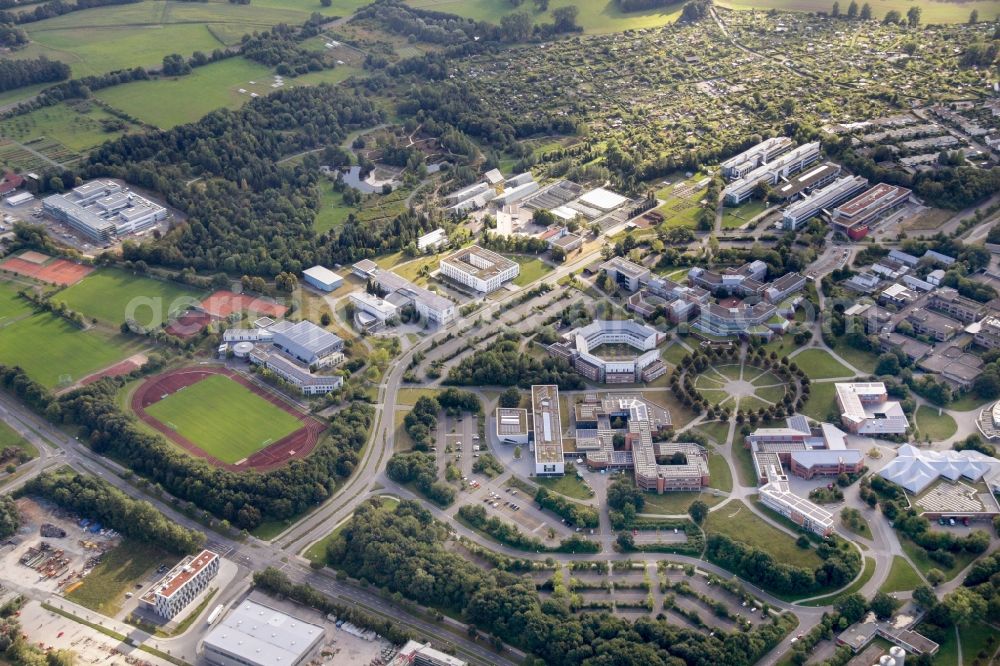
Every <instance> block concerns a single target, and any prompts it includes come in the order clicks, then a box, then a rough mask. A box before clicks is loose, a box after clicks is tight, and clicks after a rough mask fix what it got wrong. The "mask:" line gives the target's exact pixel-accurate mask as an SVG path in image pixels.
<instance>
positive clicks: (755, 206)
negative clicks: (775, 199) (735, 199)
mask: <svg viewBox="0 0 1000 666" xmlns="http://www.w3.org/2000/svg"><path fill="white" fill-rule="evenodd" d="M766 209H767V204H766V203H764V202H763V201H758V200H756V199H754V200H751V201H748V202H747V203H744V204H741V205H739V206H736V207H735V208H730V207H728V206H726V207H725V208H723V209H722V228H723V229H738V228H740V227H742V226H743V225H744V224H746V223H747V222H749V221H750V220H752V219H753V218H755V217H757V216H758V215H760V214H761V213H763V212H764V210H766Z"/></svg>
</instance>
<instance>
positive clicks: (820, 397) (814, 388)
mask: <svg viewBox="0 0 1000 666" xmlns="http://www.w3.org/2000/svg"><path fill="white" fill-rule="evenodd" d="M833 384H834V382H820V383H816V384H810V385H809V399H808V400H806V402H805V404H804V405H803V406H802V413H803V414H805V415H806V416H808V417H809V418H811V419H815V420H817V421H826V420H827V417H828V416H830V414H831V412H833V411H836V410H837V400H836V395H837V389H836V388H835V387H834V385H833ZM838 413H839V412H838Z"/></svg>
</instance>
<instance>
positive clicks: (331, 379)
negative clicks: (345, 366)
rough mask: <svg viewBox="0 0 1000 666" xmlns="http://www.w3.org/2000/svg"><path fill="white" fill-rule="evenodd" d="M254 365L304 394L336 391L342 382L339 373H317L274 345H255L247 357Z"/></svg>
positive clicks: (322, 393) (324, 393)
mask: <svg viewBox="0 0 1000 666" xmlns="http://www.w3.org/2000/svg"><path fill="white" fill-rule="evenodd" d="M247 358H249V360H250V362H251V363H253V364H254V365H260V366H263V367H265V368H267V369H268V370H270V371H271V372H273V373H274V374H276V375H277V376H278V377H280V378H281V379H284V380H285V381H286V382H288V383H289V384H291V385H293V386H295V387H296V388H298V389H299V390H300V391H302V393H303V394H304V395H326V394H327V393H330V392H331V391H336V390H337V389H339V388H340V387H341V386H343V384H344V378H343V377H341V376H340V375H317V374H313V373H312V372H310V371H309V368H307V367H305V366H303V365H302V364H301V363H298V362H297V361H296V360H295V359H292V358H290V357H289V356H287V355H285V353H284V352H282V351H280V350H279V349H277V348H276V347H271V346H266V345H256V346H255V347H254V348H253V351H251V352H250V354H249V355H248V357H247Z"/></svg>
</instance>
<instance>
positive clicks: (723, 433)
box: [695, 421, 729, 444]
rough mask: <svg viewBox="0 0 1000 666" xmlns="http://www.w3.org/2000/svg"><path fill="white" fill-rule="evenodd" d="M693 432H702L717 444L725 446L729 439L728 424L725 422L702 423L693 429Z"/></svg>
mask: <svg viewBox="0 0 1000 666" xmlns="http://www.w3.org/2000/svg"><path fill="white" fill-rule="evenodd" d="M695 430H698V431H701V432H703V433H704V434H706V435H708V437H709V438H711V439H714V440H715V441H716V442H717V443H719V444H725V443H726V440H727V439H728V438H729V423H728V422H727V421H702V422H701V423H700V424H699V425H697V426H696V427H695Z"/></svg>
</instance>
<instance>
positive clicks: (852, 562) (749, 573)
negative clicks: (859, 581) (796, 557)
mask: <svg viewBox="0 0 1000 666" xmlns="http://www.w3.org/2000/svg"><path fill="white" fill-rule="evenodd" d="M816 554H817V555H819V556H820V557H821V558H822V559H823V563H822V564H821V565H820V566H819V567H817V568H816V569H815V570H813V571H810V570H808V569H804V568H802V567H797V566H793V565H790V564H785V563H783V562H778V561H777V560H775V559H774V557H773V556H772V555H771V554H770V553H768V552H766V551H763V550H760V549H759V548H755V547H753V546H750V545H748V544H745V543H742V542H740V541H735V540H733V539H730V538H729V537H728V536H725V535H724V534H711V535H709V537H708V539H707V541H706V547H705V556H706V557H707V558H708V559H709V560H710V561H712V562H714V563H715V564H718V565H719V566H721V567H724V568H726V569H728V570H729V571H732V572H733V573H735V574H736V575H738V576H740V577H741V578H744V579H746V580H748V581H750V582H751V583H753V584H755V585H758V586H760V587H762V588H764V589H766V590H770V591H772V592H776V593H778V594H791V593H795V594H803V593H808V592H818V591H822V590H824V589H830V588H837V587H842V586H844V585H846V584H847V583H849V582H850V581H851V580H853V579H854V577H855V576H856V575H857V574H858V572H859V571H861V556H860V555H859V554H858V553H857V551H855V550H854V549H853V548H852V547H851V546H850V545H849V544H847V543H845V542H840V545H839V546H833V545H830V544H828V543H823V544H820V545H819V546H818V547H817V548H816Z"/></svg>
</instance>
